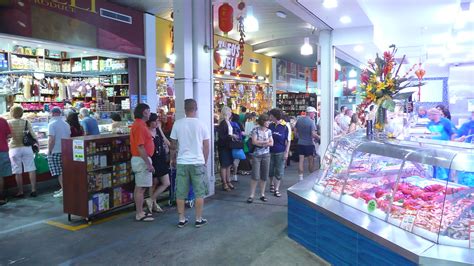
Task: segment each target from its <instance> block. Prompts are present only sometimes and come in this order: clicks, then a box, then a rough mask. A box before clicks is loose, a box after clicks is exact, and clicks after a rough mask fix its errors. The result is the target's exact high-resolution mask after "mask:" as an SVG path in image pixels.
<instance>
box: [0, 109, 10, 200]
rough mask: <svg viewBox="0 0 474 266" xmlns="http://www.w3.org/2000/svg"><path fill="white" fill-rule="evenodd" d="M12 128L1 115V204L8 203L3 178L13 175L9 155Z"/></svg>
mask: <svg viewBox="0 0 474 266" xmlns="http://www.w3.org/2000/svg"><path fill="white" fill-rule="evenodd" d="M10 135H11V130H10V126H9V125H8V122H7V120H5V119H3V118H1V117H0V205H4V204H5V203H7V199H6V197H5V195H4V191H3V178H4V177H6V176H11V175H12V166H11V164H10V157H9V156H8V138H10Z"/></svg>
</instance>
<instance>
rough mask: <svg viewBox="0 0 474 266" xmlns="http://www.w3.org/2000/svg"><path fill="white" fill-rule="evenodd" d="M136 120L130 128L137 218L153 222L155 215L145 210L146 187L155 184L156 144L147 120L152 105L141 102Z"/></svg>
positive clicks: (135, 111) (134, 112)
mask: <svg viewBox="0 0 474 266" xmlns="http://www.w3.org/2000/svg"><path fill="white" fill-rule="evenodd" d="M133 115H134V116H135V122H133V124H132V127H131V129H130V151H131V153H132V161H131V162H132V171H133V173H134V174H135V191H134V195H133V196H134V199H135V205H136V214H135V219H136V220H137V221H144V222H151V221H153V220H154V219H153V217H152V216H151V214H146V213H145V212H144V211H143V201H144V193H145V190H146V188H149V187H151V186H152V184H153V172H154V171H155V169H154V168H153V165H152V163H151V158H150V157H151V156H152V155H153V153H154V152H155V145H154V143H153V138H152V136H151V132H150V130H148V127H147V125H146V123H145V122H146V121H148V118H149V116H150V107H149V106H148V105H147V104H144V103H140V104H138V105H137V107H135V110H134V111H133Z"/></svg>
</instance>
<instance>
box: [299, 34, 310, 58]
mask: <svg viewBox="0 0 474 266" xmlns="http://www.w3.org/2000/svg"><path fill="white" fill-rule="evenodd" d="M301 54H302V55H312V54H313V46H311V44H309V37H305V38H304V44H303V45H302V46H301Z"/></svg>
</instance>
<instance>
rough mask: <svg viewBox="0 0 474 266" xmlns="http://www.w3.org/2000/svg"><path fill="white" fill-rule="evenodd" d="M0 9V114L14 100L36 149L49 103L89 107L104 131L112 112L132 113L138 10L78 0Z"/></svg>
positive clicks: (140, 50) (140, 53) (140, 32)
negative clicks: (34, 138) (30, 129)
mask: <svg viewBox="0 0 474 266" xmlns="http://www.w3.org/2000/svg"><path fill="white" fill-rule="evenodd" d="M0 12H1V14H0V99H1V100H0V112H1V113H0V115H1V116H3V117H5V118H7V119H8V118H10V115H9V112H8V110H9V108H10V107H11V106H13V105H21V106H22V107H23V109H24V113H25V114H24V116H23V118H26V119H28V120H29V121H31V123H32V125H33V130H34V131H35V132H36V133H37V135H38V138H39V143H40V148H41V153H45V151H46V147H47V136H48V132H47V131H48V120H49V110H51V108H52V107H54V106H58V107H60V108H61V109H63V110H67V109H71V108H74V109H76V110H79V109H80V108H81V107H86V108H89V109H90V110H91V111H92V112H93V113H94V115H95V116H96V117H97V118H98V120H99V127H100V130H101V133H103V134H107V133H111V126H110V123H111V120H110V115H111V113H118V114H119V115H120V116H121V117H122V120H125V121H127V120H131V112H130V110H131V109H133V107H134V105H136V104H137V102H138V96H137V95H138V94H139V92H138V87H139V67H138V64H139V62H138V61H139V59H141V58H144V37H143V36H144V28H143V14H142V13H141V12H138V11H134V10H132V9H128V8H124V7H121V6H117V5H115V4H111V3H108V2H106V1H85V0H84V1H71V2H70V3H69V2H68V1H65V2H64V3H60V2H59V1H48V0H44V1H23V2H21V3H20V2H14V3H12V4H10V5H9V6H7V7H4V8H2V9H1V11H0ZM12 21H17V22H18V23H12ZM44 178H48V177H41V176H40V178H39V180H38V181H41V180H42V179H44ZM6 181H7V182H6V183H7V187H8V186H11V185H12V184H13V183H14V182H13V179H7V180H6Z"/></svg>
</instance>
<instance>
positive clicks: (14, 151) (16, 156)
mask: <svg viewBox="0 0 474 266" xmlns="http://www.w3.org/2000/svg"><path fill="white" fill-rule="evenodd" d="M10 161H11V164H12V172H13V174H21V173H23V170H24V171H25V173H28V172H32V171H36V166H35V154H34V153H33V150H32V148H31V146H25V147H18V148H11V149H10Z"/></svg>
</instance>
